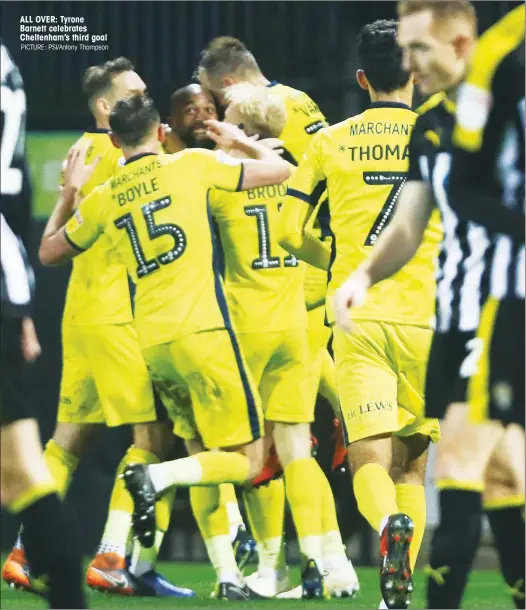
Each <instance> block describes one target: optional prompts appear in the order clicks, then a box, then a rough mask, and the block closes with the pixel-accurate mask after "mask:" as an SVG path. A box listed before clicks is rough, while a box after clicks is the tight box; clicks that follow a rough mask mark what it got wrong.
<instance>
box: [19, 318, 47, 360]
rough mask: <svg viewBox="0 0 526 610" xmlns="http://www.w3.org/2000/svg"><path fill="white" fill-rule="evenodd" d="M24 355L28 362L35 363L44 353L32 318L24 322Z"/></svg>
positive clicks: (25, 319) (22, 339)
mask: <svg viewBox="0 0 526 610" xmlns="http://www.w3.org/2000/svg"><path fill="white" fill-rule="evenodd" d="M21 341H22V353H23V354H24V358H25V359H26V360H27V362H34V361H35V360H36V359H37V358H38V357H39V356H40V354H41V353H42V348H41V347H40V343H39V342H38V337H37V332H36V330H35V325H34V324H33V320H32V319H31V318H24V319H23V320H22V338H21Z"/></svg>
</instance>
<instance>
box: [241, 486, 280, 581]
mask: <svg viewBox="0 0 526 610" xmlns="http://www.w3.org/2000/svg"><path fill="white" fill-rule="evenodd" d="M243 499H244V501H245V507H246V509H247V517H248V522H249V524H250V529H251V531H252V535H253V536H254V540H255V541H256V542H257V543H258V558H259V568H260V572H261V571H265V570H280V569H282V568H284V567H285V546H284V541H283V526H284V520H285V484H284V483H283V479H275V480H273V481H270V483H269V484H268V485H261V486H260V487H257V488H252V489H248V490H244V491H243Z"/></svg>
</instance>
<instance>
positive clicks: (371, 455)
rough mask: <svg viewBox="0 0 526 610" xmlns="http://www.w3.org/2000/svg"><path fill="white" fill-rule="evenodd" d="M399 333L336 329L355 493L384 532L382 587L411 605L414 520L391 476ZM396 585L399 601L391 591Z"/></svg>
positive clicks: (370, 327) (382, 328)
mask: <svg viewBox="0 0 526 610" xmlns="http://www.w3.org/2000/svg"><path fill="white" fill-rule="evenodd" d="M394 332H395V331H394V327H392V326H391V325H386V324H383V323H379V322H358V323H355V328H354V332H353V333H352V334H350V335H349V334H346V333H344V332H342V331H341V330H340V329H338V328H335V329H334V340H333V347H334V353H335V362H336V377H337V383H338V389H339V392H340V404H341V410H342V421H343V423H344V434H345V438H346V440H347V443H348V461H349V467H350V470H351V473H352V475H353V486H354V493H355V496H356V500H357V504H358V508H359V510H360V512H361V513H362V514H363V515H364V517H365V518H366V519H367V520H368V522H369V523H370V525H371V527H373V529H375V530H376V531H377V532H378V533H379V534H380V536H381V545H380V553H381V555H382V568H381V571H380V588H381V590H382V595H383V597H384V599H385V601H386V602H387V604H388V606H389V607H395V606H393V603H394V604H397V603H400V604H402V606H400V607H405V605H406V604H407V603H408V602H409V599H410V596H411V593H412V586H413V585H412V578H411V568H410V565H409V552H408V551H409V543H410V540H411V538H412V536H413V529H414V525H413V523H412V521H411V519H410V518H409V516H408V515H407V514H406V513H402V512H401V511H400V510H399V507H398V504H397V500H396V487H395V483H394V481H393V480H392V478H391V476H390V472H391V466H392V440H391V437H392V435H393V433H394V432H397V431H398V430H399V428H400V422H399V409H398V402H397V397H398V376H399V368H400V362H399V361H398V358H397V342H396V337H395V336H394V335H393V333H394ZM391 588H392V590H393V591H396V599H395V600H394V602H393V600H392V599H391V595H386V591H388V592H390V591H391Z"/></svg>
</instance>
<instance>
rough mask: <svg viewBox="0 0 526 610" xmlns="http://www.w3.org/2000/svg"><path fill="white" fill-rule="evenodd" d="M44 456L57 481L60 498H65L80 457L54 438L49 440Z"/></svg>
mask: <svg viewBox="0 0 526 610" xmlns="http://www.w3.org/2000/svg"><path fill="white" fill-rule="evenodd" d="M44 458H45V460H46V464H47V467H48V468H49V471H50V472H51V475H52V476H53V478H54V479H55V481H56V483H57V493H58V495H59V498H60V499H61V500H63V499H64V496H65V495H66V492H67V490H68V487H69V484H70V483H71V477H72V476H73V473H74V472H75V470H76V469H77V466H78V465H79V458H77V457H75V456H74V455H72V454H71V453H68V452H67V451H65V450H64V449H62V447H60V446H59V445H57V443H55V441H54V440H53V439H51V440H49V441H48V442H47V445H46V449H45V451H44Z"/></svg>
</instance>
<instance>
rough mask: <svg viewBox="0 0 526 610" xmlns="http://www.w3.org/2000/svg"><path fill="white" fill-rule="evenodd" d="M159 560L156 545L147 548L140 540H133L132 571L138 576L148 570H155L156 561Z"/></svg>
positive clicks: (130, 567)
mask: <svg viewBox="0 0 526 610" xmlns="http://www.w3.org/2000/svg"><path fill="white" fill-rule="evenodd" d="M156 560H157V549H156V548H155V545H154V546H152V547H151V548H148V549H147V548H145V547H143V546H142V545H141V543H140V542H139V541H138V540H136V539H135V540H134V541H133V547H132V553H131V559H130V566H129V568H128V569H129V570H130V572H131V573H132V574H133V575H134V576H137V577H140V576H142V575H143V574H145V573H146V572H149V571H150V570H153V568H154V567H155V562H156Z"/></svg>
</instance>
